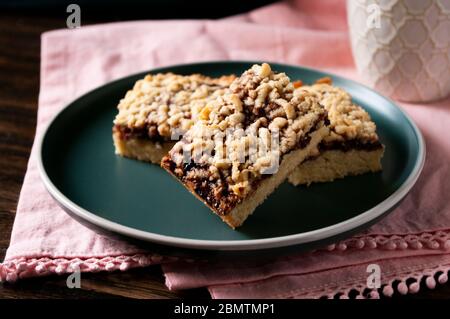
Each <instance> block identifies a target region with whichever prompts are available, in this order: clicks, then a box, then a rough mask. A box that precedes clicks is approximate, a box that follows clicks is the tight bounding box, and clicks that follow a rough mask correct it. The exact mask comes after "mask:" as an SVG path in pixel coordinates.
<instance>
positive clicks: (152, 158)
mask: <svg viewBox="0 0 450 319" xmlns="http://www.w3.org/2000/svg"><path fill="white" fill-rule="evenodd" d="M113 140H114V146H115V148H116V154H118V155H121V156H125V157H129V158H132V159H137V160H140V161H145V162H151V163H154V164H158V165H159V164H160V163H161V159H162V158H163V156H164V155H166V154H167V152H169V150H170V149H171V148H172V147H173V145H174V144H175V142H163V143H160V142H152V141H150V140H144V139H138V138H129V139H126V140H124V139H121V138H120V133H118V132H113Z"/></svg>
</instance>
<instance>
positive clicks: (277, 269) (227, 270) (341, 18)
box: [0, 0, 450, 298]
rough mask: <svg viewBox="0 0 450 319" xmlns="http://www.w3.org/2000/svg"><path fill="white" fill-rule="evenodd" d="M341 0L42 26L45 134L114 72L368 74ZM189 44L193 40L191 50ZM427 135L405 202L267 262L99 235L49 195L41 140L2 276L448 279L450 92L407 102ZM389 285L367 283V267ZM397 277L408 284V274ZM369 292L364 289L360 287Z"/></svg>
mask: <svg viewBox="0 0 450 319" xmlns="http://www.w3.org/2000/svg"><path fill="white" fill-rule="evenodd" d="M344 3H345V2H344V1H341V0H321V1H307V0H298V1H295V2H289V3H277V4H274V5H270V6H267V7H264V8H260V9H257V10H254V11H252V12H250V13H248V14H245V15H241V16H236V17H230V18H227V19H223V20H219V21H206V20H204V21H158V22H152V21H142V22H128V23H118V24H108V25H99V26H89V27H82V28H80V29H76V30H59V31H52V32H48V33H45V34H44V35H43V36H42V57H41V58H42V64H41V92H40V97H39V112H38V127H37V132H36V136H37V137H39V136H40V134H41V133H42V130H43V128H44V127H45V126H46V125H47V124H48V123H49V121H50V120H51V118H52V117H53V116H54V114H55V113H56V112H57V111H58V110H59V109H61V108H62V107H63V106H64V105H65V104H66V103H67V102H69V101H70V100H72V99H74V98H76V97H77V96H79V95H81V94H82V93H84V92H86V91H88V90H90V89H92V88H94V87H96V86H98V85H101V84H103V83H106V82H108V81H110V80H112V79H115V78H118V77H121V76H125V75H128V74H131V73H135V72H139V71H143V70H146V69H150V68H152V67H157V66H162V65H169V64H176V63H184V62H197V61H207V60H227V59H229V60H239V59H246V60H267V61H276V62H283V63H291V64H298V65H300V64H301V65H307V66H313V67H317V68H321V69H324V70H326V71H331V72H334V73H338V74H341V75H344V76H347V77H350V78H354V79H357V76H356V74H355V71H354V66H353V61H352V57H351V51H350V47H349V40H348V34H347V30H346V17H345V5H344ZM183 48H188V50H185V49H183ZM401 106H402V107H403V108H404V109H405V110H406V111H407V112H408V114H410V115H411V116H412V117H413V119H414V120H415V121H416V123H417V124H418V125H419V127H420V128H421V130H422V132H423V134H424V136H425V139H426V143H427V162H426V164H425V168H424V172H423V173H422V176H421V177H420V179H419V181H418V183H417V185H416V186H415V187H414V189H413V190H412V192H411V194H410V195H408V197H407V198H406V199H405V201H404V202H403V203H402V204H401V206H400V207H399V208H397V209H396V210H395V211H394V212H393V213H392V214H391V215H389V216H388V217H387V218H385V219H383V220H382V221H381V222H379V223H378V224H376V225H374V226H373V227H371V228H370V229H369V230H367V231H365V232H364V233H363V234H360V235H359V236H355V237H353V238H350V239H348V240H345V241H342V242H340V243H337V244H336V245H331V246H330V247H328V248H327V249H324V250H320V251H315V252H309V253H303V254H294V255H292V256H287V257H282V258H277V259H274V260H270V261H266V262H260V261H259V262H256V261H255V262H248V261H247V262H238V261H236V262H227V263H194V264H193V263H188V264H186V263H185V262H183V261H174V260H173V259H171V258H167V257H164V256H160V255H157V254H153V253H151V252H147V251H142V250H141V249H139V248H137V247H135V246H133V245H131V244H128V243H125V242H120V241H117V240H115V239H112V238H109V237H105V236H103V235H98V234H96V233H94V232H92V231H91V230H89V229H87V228H85V227H83V226H82V225H80V224H78V223H77V222H76V221H74V220H72V219H71V218H70V217H68V215H66V214H65V213H64V212H63V211H62V210H61V209H60V208H59V207H58V206H57V205H56V204H55V202H54V201H53V200H52V199H51V197H50V196H49V195H48V194H47V192H46V190H45V188H44V186H43V184H42V183H41V182H40V179H39V176H38V172H37V168H36V148H35V146H33V149H32V154H31V157H30V161H29V165H28V170H27V173H26V176H25V180H24V185H23V188H22V191H21V194H20V199H19V204H18V208H17V214H16V220H15V222H14V227H13V232H12V236H11V244H10V247H9V249H8V251H7V255H6V258H5V261H4V262H3V263H2V264H0V280H7V281H14V280H16V279H17V278H25V277H30V276H37V275H47V274H51V273H58V274H61V273H66V272H71V271H73V270H74V269H76V268H78V267H79V268H80V269H81V271H100V270H107V271H111V270H116V269H120V270H126V269H129V268H130V267H139V266H147V265H150V264H156V263H164V266H163V270H164V272H165V275H166V282H167V285H168V287H169V288H171V289H185V288H192V287H201V286H207V287H208V288H209V290H210V292H211V295H212V296H213V297H215V298H239V297H247V298H248V297H261V298H265V297H291V298H296V297H320V296H323V295H327V296H334V295H336V294H341V296H342V297H347V296H349V294H350V291H351V290H357V291H359V292H360V293H362V295H364V296H367V295H369V296H371V297H377V296H378V294H379V292H380V291H381V292H383V293H384V294H386V295H391V294H392V293H393V290H394V289H397V290H398V291H399V292H400V293H407V292H416V291H417V290H418V289H419V282H420V281H421V280H423V281H424V282H426V284H427V285H428V286H429V287H433V286H434V285H435V284H436V280H437V281H438V282H440V283H443V282H445V281H446V280H447V272H448V270H449V268H450V254H449V252H450V251H449V248H450V235H449V234H450V204H449V201H448V199H447V198H446V195H447V194H448V193H449V191H450V183H449V182H448V180H449V178H450V164H449V161H448V157H449V155H450V141H449V140H448V139H447V138H446V136H445V135H444V134H442V132H445V129H446V127H445V126H446V125H447V123H449V121H450V98H449V99H446V100H443V101H439V102H435V103H430V104H427V105H419V104H415V105H413V104H401ZM370 263H375V264H377V265H379V266H380V270H381V276H382V277H381V280H382V283H383V289H381V290H379V291H378V290H367V289H365V287H366V280H367V277H368V273H367V272H366V268H367V265H368V264H370ZM397 281H398V283H397ZM360 296H361V294H360Z"/></svg>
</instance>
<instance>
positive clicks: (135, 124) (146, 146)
mask: <svg viewBox="0 0 450 319" xmlns="http://www.w3.org/2000/svg"><path fill="white" fill-rule="evenodd" d="M234 78H235V77H234V76H222V77H220V78H210V77H207V76H204V75H200V74H193V75H178V74H173V73H160V74H155V75H147V76H146V77H145V78H144V79H141V80H139V81H137V82H136V84H135V85H134V87H133V89H132V90H130V91H128V92H127V94H126V95H125V97H124V98H123V99H122V100H121V101H120V103H119V105H118V107H117V108H118V110H119V113H118V114H117V116H116V118H115V120H114V127H113V140H114V145H115V148H116V154H119V155H122V156H126V157H130V158H135V159H139V160H142V161H149V162H152V163H157V164H159V163H160V162H161V158H162V157H163V156H164V155H165V154H167V152H168V151H169V150H170V149H171V148H172V146H173V145H174V144H175V141H176V140H175V141H173V140H172V134H175V135H176V134H177V133H182V132H183V131H187V130H188V129H189V128H190V127H191V125H192V124H193V123H194V121H195V120H196V118H197V115H198V114H199V112H200V110H201V109H202V108H203V107H204V106H205V103H206V102H207V101H208V100H210V99H214V98H215V97H217V96H219V95H221V94H223V93H224V91H225V90H226V89H227V88H228V87H229V85H230V83H231V82H232V81H233V80H234ZM176 130H179V132H177V131H176ZM175 137H176V136H175Z"/></svg>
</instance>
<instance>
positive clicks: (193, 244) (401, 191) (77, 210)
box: [36, 60, 426, 251]
mask: <svg viewBox="0 0 450 319" xmlns="http://www.w3.org/2000/svg"><path fill="white" fill-rule="evenodd" d="M255 63H261V62H260V61H246V60H235V61H226V60H214V61H204V62H196V63H182V64H174V65H168V66H163V67H158V68H153V69H150V70H147V71H144V72H137V73H133V74H130V75H127V76H123V77H120V78H118V79H116V80H113V81H110V82H107V83H104V84H102V85H100V86H98V87H96V88H94V89H92V90H89V91H88V92H86V93H84V94H82V95H80V96H78V97H76V98H75V99H73V100H72V101H70V102H69V103H67V104H66V105H65V106H64V107H63V108H62V109H61V110H59V111H58V112H57V113H56V114H55V115H54V117H53V118H52V119H51V120H50V121H49V123H48V124H47V126H46V127H45V128H44V129H43V131H42V133H41V134H40V135H39V136H37V137H36V140H37V141H36V142H37V162H38V163H37V166H38V171H39V175H40V177H41V180H42V181H43V183H44V186H45V188H46V189H47V191H48V192H49V193H50V195H51V196H52V197H53V198H54V199H55V200H56V201H57V202H58V203H59V204H60V205H62V207H63V208H64V209H67V210H69V211H70V212H71V213H73V214H75V215H76V216H77V217H79V218H81V219H83V220H85V221H87V222H89V223H91V224H93V225H95V226H98V227H100V228H103V229H106V230H108V231H111V232H114V233H118V234H121V235H125V236H127V237H132V238H136V239H139V240H143V241H146V242H153V243H156V244H161V245H166V246H173V247H179V248H189V249H196V250H199V249H200V250H219V251H239V250H260V249H269V248H280V247H287V246H293V245H301V244H307V243H312V242H316V241H319V240H325V239H327V238H330V237H333V236H338V235H339V234H342V233H346V232H349V231H352V230H354V229H357V228H358V227H361V226H363V225H365V224H368V223H370V222H371V221H373V220H376V219H377V218H379V217H381V216H382V215H383V214H385V213H387V212H389V211H390V210H392V209H393V208H394V207H395V205H396V204H398V203H399V202H400V201H401V200H402V199H403V198H404V197H405V196H406V195H407V194H408V192H409V191H410V190H411V188H412V187H413V186H414V184H415V183H416V181H417V179H418V178H419V176H420V173H421V172H422V169H423V166H424V163H425V158H426V144H425V140H424V138H423V135H422V133H421V131H420V129H419V128H418V126H417V125H416V124H415V123H414V121H413V120H412V119H411V117H410V116H409V115H408V114H407V113H406V112H405V111H404V110H403V109H402V108H401V107H399V106H398V105H397V104H396V103H395V102H394V101H393V100H392V99H390V98H388V97H386V96H384V95H381V94H380V93H378V92H376V91H375V90H373V89H371V88H369V87H368V86H366V85H364V84H361V83H358V82H356V81H353V80H350V79H348V78H345V77H342V76H339V75H336V74H334V73H330V72H326V71H322V70H319V69H315V68H310V67H305V66H297V65H292V64H285V63H278V62H267V63H269V64H273V65H279V66H283V67H290V68H300V69H303V70H305V71H309V72H315V73H319V74H324V75H328V76H331V77H333V78H334V79H339V80H341V81H346V82H350V83H351V84H352V85H356V86H359V87H363V88H364V89H366V90H369V91H370V92H372V93H374V94H376V95H377V96H379V97H381V98H382V99H385V100H386V101H387V102H389V103H390V104H391V105H393V106H394V107H395V108H397V109H398V110H399V111H400V113H401V114H402V115H403V116H404V117H405V118H406V120H407V121H408V124H409V125H410V126H411V128H412V129H413V132H414V134H415V136H416V138H417V141H418V147H419V149H418V157H417V160H416V162H415V163H414V167H413V169H412V171H411V173H410V174H409V176H408V177H407V178H406V180H405V181H404V182H403V183H402V184H401V185H400V187H399V188H398V189H397V190H396V191H395V192H394V193H392V194H391V195H389V196H388V197H387V198H386V199H384V200H383V201H381V202H379V203H378V204H377V205H375V206H373V207H372V208H370V209H368V210H366V211H364V212H362V213H361V214H358V215H357V216H354V217H352V218H349V219H346V220H344V221H341V222H339V223H336V224H333V225H329V226H326V227H322V228H318V229H314V230H311V231H307V232H302V233H297V234H291V235H285V236H277V237H269V238H260V239H244V240H206V239H192V238H183V237H176V236H169V235H162V234H157V233H152V232H149V231H144V230H139V229H135V228H132V227H129V226H124V225H122V224H120V223H117V222H114V221H111V220H108V219H106V218H103V217H100V216H98V215H96V214H94V213H91V212H90V211H88V210H86V209H84V208H82V207H80V206H79V205H77V204H75V203H74V202H72V201H71V200H70V199H69V198H68V197H66V196H65V195H64V194H63V193H62V192H61V191H60V190H59V189H58V188H57V187H56V186H55V185H54V184H53V182H52V181H51V180H50V177H49V176H48V175H47V172H46V170H45V166H44V163H43V156H42V148H43V144H44V141H45V138H46V136H47V134H48V132H49V130H50V128H51V126H52V124H53V123H54V122H55V121H56V120H57V119H58V117H59V116H60V115H61V114H62V113H63V112H64V111H65V110H67V109H68V108H69V107H70V106H71V105H72V104H73V103H74V102H76V101H78V100H80V99H83V98H85V97H87V96H88V95H91V94H93V93H95V92H96V91H98V90H101V89H102V88H103V87H105V86H106V85H111V84H113V83H116V82H119V81H122V80H124V79H126V78H129V77H133V76H138V75H140V74H145V73H155V72H160V70H167V69H170V68H179V67H186V66H201V65H207V64H255Z"/></svg>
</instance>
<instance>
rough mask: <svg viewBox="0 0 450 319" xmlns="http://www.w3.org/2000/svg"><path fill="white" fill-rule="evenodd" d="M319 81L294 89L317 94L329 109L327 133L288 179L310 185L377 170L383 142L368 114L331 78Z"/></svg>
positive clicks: (296, 183) (379, 167) (327, 109)
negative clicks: (317, 149)
mask: <svg viewBox="0 0 450 319" xmlns="http://www.w3.org/2000/svg"><path fill="white" fill-rule="evenodd" d="M319 82H320V83H316V84H314V85H310V86H299V87H298V88H297V90H298V91H301V92H308V93H310V94H314V95H316V96H317V97H318V99H319V101H320V104H321V105H323V106H324V107H325V109H326V111H327V113H328V121H329V123H328V127H329V129H330V133H329V135H328V136H326V137H325V138H324V139H323V141H322V142H321V144H320V145H319V151H318V153H317V154H315V155H313V156H311V157H310V158H309V159H307V160H306V161H305V162H303V163H302V164H301V165H300V166H299V167H297V168H296V169H295V170H294V171H293V172H292V174H290V175H289V181H290V182H291V183H292V184H294V185H300V184H307V185H309V184H311V183H313V182H331V181H333V180H335V179H337V178H343V177H345V176H349V175H359V174H364V173H367V172H377V171H380V170H381V168H382V167H381V158H382V157H383V153H384V146H383V145H382V144H381V143H380V141H379V139H378V135H377V133H376V125H375V123H374V122H373V121H372V120H371V118H370V116H369V114H368V113H367V112H366V111H365V110H364V109H363V108H361V107H360V106H358V105H355V104H354V103H353V102H352V99H351V96H350V94H348V93H347V92H345V91H344V90H342V89H340V88H338V87H335V86H332V85H331V79H329V80H328V81H327V80H323V79H322V80H320V81H319ZM326 82H329V83H326Z"/></svg>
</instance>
